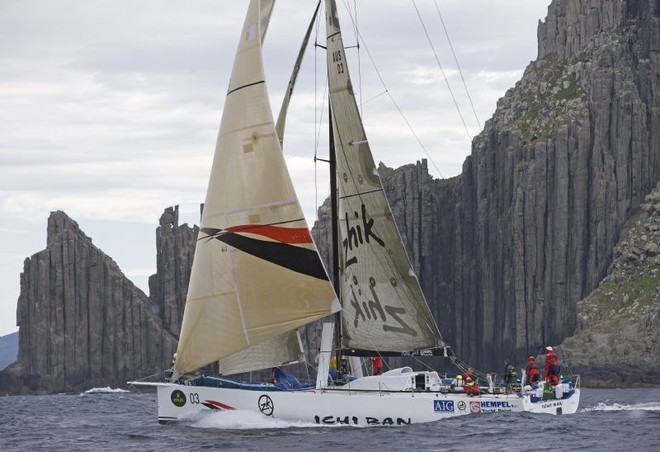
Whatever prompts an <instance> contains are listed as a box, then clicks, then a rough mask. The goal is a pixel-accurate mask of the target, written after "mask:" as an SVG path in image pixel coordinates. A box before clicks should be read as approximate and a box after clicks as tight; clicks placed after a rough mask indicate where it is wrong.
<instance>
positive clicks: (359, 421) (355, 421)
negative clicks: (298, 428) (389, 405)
mask: <svg viewBox="0 0 660 452" xmlns="http://www.w3.org/2000/svg"><path fill="white" fill-rule="evenodd" d="M314 422H316V423H317V424H323V425H334V424H337V425H408V424H410V423H412V420H411V419H410V418H402V417H398V418H396V419H394V418H391V417H385V418H377V417H371V416H365V417H363V418H361V417H358V416H314Z"/></svg>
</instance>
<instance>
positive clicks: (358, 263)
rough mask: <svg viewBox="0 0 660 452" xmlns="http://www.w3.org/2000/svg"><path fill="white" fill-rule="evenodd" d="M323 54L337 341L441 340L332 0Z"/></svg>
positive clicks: (381, 347)
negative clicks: (372, 142) (332, 161)
mask: <svg viewBox="0 0 660 452" xmlns="http://www.w3.org/2000/svg"><path fill="white" fill-rule="evenodd" d="M326 8H327V11H326V21H327V36H328V37H327V59H328V83H329V91H330V105H331V114H332V120H333V133H334V143H335V153H336V157H335V158H336V165H337V179H338V190H339V195H338V202H339V213H338V215H339V216H338V221H339V235H340V239H339V246H340V251H339V253H340V285H341V288H340V299H341V300H342V305H343V311H342V334H343V338H342V340H343V346H344V348H347V349H359V350H373V351H379V352H405V351H412V350H419V349H427V348H436V347H442V346H444V343H443V341H442V338H441V336H440V333H439V331H438V327H437V325H436V323H435V320H434V319H433V315H432V314H431V312H430V310H429V308H428V305H427V303H426V300H425V299H424V295H423V293H422V290H421V287H420V285H419V282H418V280H417V277H416V276H415V274H414V271H413V269H412V266H411V264H410V261H409V259H408V256H407V254H406V251H405V249H404V246H403V242H402V240H401V237H400V235H399V232H398V230H397V227H396V224H395V222H394V220H393V218H392V213H391V211H390V207H389V204H388V203H387V199H386V198H385V193H384V191H383V187H382V185H381V182H380V178H379V176H378V172H377V169H376V165H375V164H374V160H373V156H372V154H371V150H370V148H369V143H368V142H367V138H366V135H365V132H364V128H363V126H362V121H361V118H360V114H359V111H358V106H357V103H356V101H355V97H354V93H353V86H352V84H351V79H350V77H349V74H348V65H347V62H346V55H345V54H344V46H343V42H342V37H341V29H340V26H339V20H338V15H337V9H336V3H335V1H334V0H329V1H328V2H327V6H326Z"/></svg>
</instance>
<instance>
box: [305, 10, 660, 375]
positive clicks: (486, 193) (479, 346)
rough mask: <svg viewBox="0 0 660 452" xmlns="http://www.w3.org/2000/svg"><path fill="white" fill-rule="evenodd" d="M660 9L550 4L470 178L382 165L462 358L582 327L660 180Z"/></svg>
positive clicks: (523, 347) (489, 359)
mask: <svg viewBox="0 0 660 452" xmlns="http://www.w3.org/2000/svg"><path fill="white" fill-rule="evenodd" d="M659 14H660V4H658V3H657V2H650V1H624V0H598V1H595V0H594V1H590V0H555V1H553V2H552V4H551V5H550V6H549V8H548V16H547V18H546V20H545V22H540V23H539V28H538V37H539V43H538V49H539V50H538V58H537V60H536V61H534V62H532V63H530V65H529V66H528V68H527V69H526V71H525V74H524V76H523V78H522V79H521V80H520V81H519V82H518V83H517V84H516V86H515V87H513V88H511V89H510V90H509V91H508V92H507V93H506V95H505V96H504V97H503V98H502V99H500V101H499V102H498V106H497V110H496V112H495V114H494V116H493V117H492V118H491V119H490V120H489V121H488V122H487V123H486V126H485V128H484V131H483V132H482V133H481V134H480V135H479V136H477V137H476V138H475V139H474V141H473V148H472V153H471V155H470V156H469V157H468V158H467V159H466V161H465V163H464V166H463V172H462V174H461V175H460V176H458V177H456V178H453V179H448V180H433V179H432V178H431V177H430V176H429V175H428V173H427V171H426V167H425V166H426V165H425V162H418V163H417V164H416V165H409V166H406V167H402V168H399V169H397V170H389V169H385V168H383V167H381V168H380V172H381V176H382V179H383V180H384V183H385V187H386V191H387V193H388V198H389V199H390V201H391V205H392V210H393V212H394V214H395V217H396V219H397V222H398V224H399V228H400V230H401V232H402V234H403V236H404V239H405V241H406V242H407V245H408V250H409V254H410V257H411V259H412V261H413V265H414V267H415V268H416V269H417V270H418V274H419V277H420V280H421V282H422V286H423V288H424V291H425V293H426V295H427V298H428V299H429V301H430V302H431V304H432V310H433V312H434V314H435V315H436V318H437V319H438V322H439V324H440V327H441V330H442V332H443V334H444V335H445V337H446V339H447V340H448V342H449V343H450V344H452V345H453V347H454V349H455V351H456V352H457V354H458V355H459V356H460V357H461V358H463V359H464V360H466V361H468V362H470V363H472V364H474V365H476V366H479V367H481V368H494V369H499V368H500V367H501V363H502V360H503V359H504V358H505V357H508V358H512V359H517V360H522V359H523V358H524V357H525V356H526V354H528V353H535V352H537V351H539V350H540V349H541V347H542V346H543V345H545V344H559V343H560V342H561V341H562V340H563V339H564V338H566V337H568V336H570V335H572V334H573V333H574V331H575V330H576V327H577V320H578V316H577V305H578V301H580V300H582V299H583V298H585V297H586V296H587V295H588V294H589V293H590V292H591V291H592V290H594V289H595V288H597V287H598V284H599V282H600V280H601V279H603V277H605V275H606V272H607V268H608V266H609V265H610V263H611V262H612V259H613V250H614V247H615V245H616V243H617V241H618V240H619V237H620V234H621V231H622V229H623V226H624V224H625V222H626V221H627V220H629V219H630V218H631V217H632V216H633V215H634V214H635V213H636V212H637V211H638V209H639V206H640V204H641V202H642V199H643V197H644V196H645V195H646V194H647V193H649V191H650V190H651V189H652V187H653V186H654V185H655V183H656V181H657V180H658V178H659V176H660V153H659V145H660V128H659V127H657V125H658V124H660V122H659V120H660V117H658V114H659V112H660V110H659V109H658V104H659V102H660V97H657V96H656V93H657V92H658V50H659V49H660V30H659V27H658V24H659V21H658V16H659ZM375 152H376V154H377V150H375ZM320 212H321V216H320V220H319V223H317V225H316V227H317V228H318V229H319V231H320V232H319V234H318V240H319V242H320V243H321V245H322V246H323V244H324V240H325V239H324V236H325V235H327V232H326V229H325V227H324V226H322V225H321V224H320V223H322V222H323V221H324V216H325V211H324V209H321V211H320Z"/></svg>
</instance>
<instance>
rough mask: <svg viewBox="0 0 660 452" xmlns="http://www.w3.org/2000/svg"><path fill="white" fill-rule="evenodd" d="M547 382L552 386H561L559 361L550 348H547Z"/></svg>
mask: <svg viewBox="0 0 660 452" xmlns="http://www.w3.org/2000/svg"><path fill="white" fill-rule="evenodd" d="M545 381H546V382H548V383H550V384H551V385H552V386H557V385H558V384H559V359H558V358H557V355H555V351H554V350H553V349H552V347H550V346H548V347H546V348H545Z"/></svg>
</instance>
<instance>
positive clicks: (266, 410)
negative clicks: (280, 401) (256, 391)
mask: <svg viewBox="0 0 660 452" xmlns="http://www.w3.org/2000/svg"><path fill="white" fill-rule="evenodd" d="M258 403H259V411H261V412H262V413H263V414H265V415H266V416H272V415H273V410H274V409H275V405H274V404H273V399H271V398H270V397H268V396H267V395H266V394H264V395H262V396H261V397H259V402H258Z"/></svg>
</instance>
